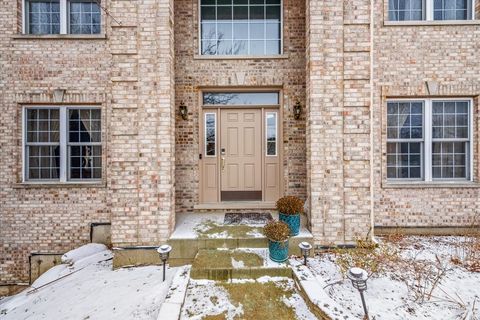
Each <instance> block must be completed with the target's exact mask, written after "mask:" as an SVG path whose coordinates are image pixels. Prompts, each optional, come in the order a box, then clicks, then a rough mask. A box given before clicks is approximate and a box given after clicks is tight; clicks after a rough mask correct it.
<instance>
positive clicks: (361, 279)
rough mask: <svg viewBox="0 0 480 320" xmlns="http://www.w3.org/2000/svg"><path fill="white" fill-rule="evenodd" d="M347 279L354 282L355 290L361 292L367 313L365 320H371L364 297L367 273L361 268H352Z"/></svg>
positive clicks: (364, 309) (364, 310)
mask: <svg viewBox="0 0 480 320" xmlns="http://www.w3.org/2000/svg"><path fill="white" fill-rule="evenodd" d="M347 278H348V279H350V281H352V285H353V287H354V288H355V289H357V290H358V292H360V298H361V299H362V305H363V312H364V313H365V319H367V320H369V317H368V311H367V305H366V304H365V297H364V296H363V292H364V291H366V290H367V279H368V273H367V271H365V270H363V269H361V268H350V269H348V272H347Z"/></svg>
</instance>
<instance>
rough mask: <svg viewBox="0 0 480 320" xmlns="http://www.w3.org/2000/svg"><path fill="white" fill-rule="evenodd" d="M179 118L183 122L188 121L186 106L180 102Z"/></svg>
mask: <svg viewBox="0 0 480 320" xmlns="http://www.w3.org/2000/svg"><path fill="white" fill-rule="evenodd" d="M179 108H180V116H181V117H182V119H183V120H187V119H188V109H187V106H186V105H185V104H184V103H183V101H182V102H180V107H179Z"/></svg>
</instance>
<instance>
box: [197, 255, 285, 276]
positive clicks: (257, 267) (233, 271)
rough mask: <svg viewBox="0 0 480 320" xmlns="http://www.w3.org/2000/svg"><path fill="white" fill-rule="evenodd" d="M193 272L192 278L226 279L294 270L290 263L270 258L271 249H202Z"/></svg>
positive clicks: (282, 274)
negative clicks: (269, 250) (269, 251)
mask: <svg viewBox="0 0 480 320" xmlns="http://www.w3.org/2000/svg"><path fill="white" fill-rule="evenodd" d="M190 276H191V278H192V279H209V280H217V281H226V280H231V279H257V278H260V277H263V276H271V277H292V270H291V268H290V267H289V266H288V264H287V263H276V262H273V261H271V260H270V259H269V258H268V249H259V248H242V249H220V250H207V249H202V250H199V251H198V254H197V255H196V257H195V259H194V261H193V264H192V269H191V273H190Z"/></svg>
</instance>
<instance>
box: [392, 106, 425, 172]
mask: <svg viewBox="0 0 480 320" xmlns="http://www.w3.org/2000/svg"><path fill="white" fill-rule="evenodd" d="M422 146H423V103H422V102H389V103H388V104H387V177H388V178H389V179H421V178H422V159H423V147H422Z"/></svg>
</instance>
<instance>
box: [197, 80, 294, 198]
mask: <svg viewBox="0 0 480 320" xmlns="http://www.w3.org/2000/svg"><path fill="white" fill-rule="evenodd" d="M204 92H219V93H222V92H243V93H245V92H278V95H279V104H278V105H203V93H204ZM283 105H284V102H283V89H282V88H281V87H261V88H259V87H199V88H198V106H199V107H198V119H199V125H198V138H199V144H198V148H199V149H198V151H199V152H198V153H199V154H202V159H199V160H198V170H199V171H198V172H199V183H198V189H199V190H198V202H199V204H204V203H205V202H204V194H203V193H204V190H203V182H204V181H203V179H204V172H203V171H204V169H203V167H204V165H203V159H204V156H205V155H204V148H205V146H204V130H205V124H204V112H205V111H206V110H212V111H215V113H216V114H217V116H216V117H217V123H216V130H217V131H216V132H217V137H216V139H217V140H216V148H217V150H216V154H217V177H216V178H217V186H218V188H217V202H215V203H216V204H220V203H228V202H222V201H221V197H220V193H221V174H219V173H218V170H219V169H220V145H221V140H220V139H221V133H220V119H221V117H220V115H221V114H220V112H221V110H224V109H236V108H241V109H261V110H262V112H261V117H262V119H261V126H260V135H261V152H262V157H261V169H262V202H265V190H266V185H265V184H266V181H265V180H266V179H265V174H266V170H265V154H266V141H265V112H268V111H271V110H277V112H278V123H277V127H278V128H277V130H278V136H277V148H278V162H279V172H278V178H279V197H281V196H282V195H283V190H284V179H283V174H284V172H285V170H284V169H285V168H284V162H283V150H284V149H283V132H284V131H283ZM245 203H248V201H245ZM257 203H258V202H257Z"/></svg>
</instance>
